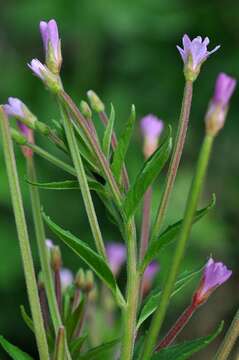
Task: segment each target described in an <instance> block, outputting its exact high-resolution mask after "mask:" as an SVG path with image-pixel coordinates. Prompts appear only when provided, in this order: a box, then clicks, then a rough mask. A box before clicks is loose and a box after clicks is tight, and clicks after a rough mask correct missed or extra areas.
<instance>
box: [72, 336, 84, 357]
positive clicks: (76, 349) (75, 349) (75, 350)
mask: <svg viewBox="0 0 239 360" xmlns="http://www.w3.org/2000/svg"><path fill="white" fill-rule="evenodd" d="M86 339H87V335H86V334H85V335H82V336H80V337H78V338H77V339H75V340H73V341H72V342H71V343H70V352H71V355H72V358H73V359H76V358H77V355H78V354H79V353H80V351H81V348H82V346H83V344H84V342H85V341H86Z"/></svg>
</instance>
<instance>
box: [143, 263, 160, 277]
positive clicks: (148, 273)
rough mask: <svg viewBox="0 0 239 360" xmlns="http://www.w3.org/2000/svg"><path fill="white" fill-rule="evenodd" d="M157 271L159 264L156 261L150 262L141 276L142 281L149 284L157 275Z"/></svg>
mask: <svg viewBox="0 0 239 360" xmlns="http://www.w3.org/2000/svg"><path fill="white" fill-rule="evenodd" d="M158 271H159V264H158V263H157V262H156V261H152V262H151V263H150V264H149V265H148V266H147V268H146V270H145V272H144V275H143V280H144V281H147V282H148V281H149V282H151V281H152V280H153V279H154V277H155V275H156V274H157V272H158Z"/></svg>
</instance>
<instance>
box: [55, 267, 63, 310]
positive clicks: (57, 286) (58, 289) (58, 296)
mask: <svg viewBox="0 0 239 360" xmlns="http://www.w3.org/2000/svg"><path fill="white" fill-rule="evenodd" d="M54 282H55V292H56V301H57V304H58V308H59V311H60V312H61V305H62V304H61V303H62V301H61V298H62V292H61V274H60V269H56V270H55V271H54Z"/></svg>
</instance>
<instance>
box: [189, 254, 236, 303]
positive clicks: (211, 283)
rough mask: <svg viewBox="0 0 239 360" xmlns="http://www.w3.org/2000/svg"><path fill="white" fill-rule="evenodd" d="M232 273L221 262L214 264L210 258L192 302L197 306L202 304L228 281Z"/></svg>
mask: <svg viewBox="0 0 239 360" xmlns="http://www.w3.org/2000/svg"><path fill="white" fill-rule="evenodd" d="M231 274H232V271H231V270H229V269H228V268H227V267H226V266H225V265H224V264H223V263H222V262H215V261H214V260H213V259H212V258H210V259H209V260H208V262H207V264H206V266H205V268H204V272H203V276H202V280H201V283H200V286H199V288H198V290H197V291H196V293H195V295H194V302H195V303H196V304H197V305H200V304H202V303H204V302H205V301H206V300H207V299H208V298H209V296H210V295H211V293H212V292H213V291H214V290H215V289H216V288H217V287H218V286H220V285H222V284H223V283H224V282H225V281H227V280H228V279H229V277H230V276H231Z"/></svg>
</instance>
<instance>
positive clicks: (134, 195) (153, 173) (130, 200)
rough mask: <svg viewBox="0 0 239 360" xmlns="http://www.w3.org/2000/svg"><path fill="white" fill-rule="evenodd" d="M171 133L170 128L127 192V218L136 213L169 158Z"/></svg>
mask: <svg viewBox="0 0 239 360" xmlns="http://www.w3.org/2000/svg"><path fill="white" fill-rule="evenodd" d="M170 135H171V130H169V132H168V136H167V137H166V139H165V141H164V142H163V144H162V145H161V146H160V147H159V148H158V149H157V150H156V151H155V152H154V153H153V155H152V156H151V157H150V158H149V159H148V160H147V161H146V162H145V163H144V165H143V168H142V169H141V171H140V172H139V174H138V175H137V178H136V180H135V183H134V185H133V186H132V187H131V188H130V190H129V191H128V193H127V194H126V198H125V201H124V203H123V208H124V211H125V214H126V217H127V219H128V218H130V217H131V216H133V215H134V213H135V211H136V209H137V206H138V205H139V203H140V201H141V199H142V197H143V196H144V193H145V192H146V190H147V189H148V187H149V186H150V185H151V184H152V182H153V181H154V180H155V178H156V177H157V176H158V175H159V173H160V172H161V170H162V169H163V167H164V165H165V163H166V161H167V160H168V158H169V155H170V152H171V148H172V138H171V136H170Z"/></svg>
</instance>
